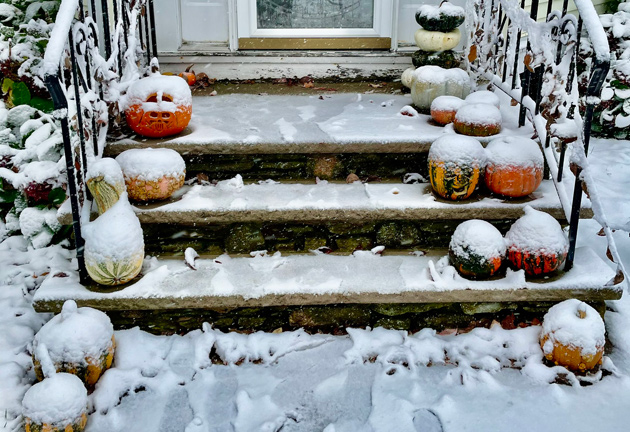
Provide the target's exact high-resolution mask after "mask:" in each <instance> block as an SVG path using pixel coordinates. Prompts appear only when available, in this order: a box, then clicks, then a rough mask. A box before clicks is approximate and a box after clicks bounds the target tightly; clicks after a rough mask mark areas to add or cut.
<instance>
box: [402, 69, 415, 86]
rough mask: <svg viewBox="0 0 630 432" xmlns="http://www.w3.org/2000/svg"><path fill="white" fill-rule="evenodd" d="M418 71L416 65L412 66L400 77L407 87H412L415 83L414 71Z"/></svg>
mask: <svg viewBox="0 0 630 432" xmlns="http://www.w3.org/2000/svg"><path fill="white" fill-rule="evenodd" d="M415 71H416V68H415V67H410V68H408V69H405V71H404V72H403V73H402V76H401V77H400V82H401V83H402V85H404V86H405V87H407V88H411V84H412V83H413V73H414V72H415Z"/></svg>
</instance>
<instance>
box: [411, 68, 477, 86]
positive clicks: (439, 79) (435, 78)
mask: <svg viewBox="0 0 630 432" xmlns="http://www.w3.org/2000/svg"><path fill="white" fill-rule="evenodd" d="M413 76H414V80H415V81H419V82H425V83H434V84H440V83H445V82H455V83H458V84H460V85H462V86H464V85H466V84H469V83H470V76H469V75H468V73H467V72H466V71H465V70H463V69H459V68H453V69H444V68H441V67H439V66H433V65H428V66H420V67H419V68H418V69H416V71H415V72H414V74H413Z"/></svg>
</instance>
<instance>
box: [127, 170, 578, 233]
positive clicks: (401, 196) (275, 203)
mask: <svg viewBox="0 0 630 432" xmlns="http://www.w3.org/2000/svg"><path fill="white" fill-rule="evenodd" d="M526 205H531V206H532V207H534V208H536V209H538V210H542V211H546V212H549V213H550V214H552V215H553V216H554V217H557V218H562V217H563V213H562V210H561V208H560V203H559V201H558V195H557V193H556V191H555V189H554V186H553V183H552V182H551V181H544V182H543V184H542V185H541V186H540V187H539V188H538V190H537V191H536V192H534V193H533V194H532V195H531V197H530V198H528V199H525V200H521V201H505V200H503V199H500V198H489V197H485V198H481V199H477V200H475V199H474V198H473V199H471V200H468V201H465V202H461V203H453V202H447V201H444V200H441V199H437V198H435V196H434V195H433V194H432V193H431V186H430V185H429V184H398V183H396V184H393V183H366V184H362V183H359V182H355V183H352V184H335V183H327V182H320V183H319V184H282V183H276V182H272V181H266V182H262V183H258V184H249V185H244V184H243V183H242V181H240V180H239V179H238V177H237V178H235V179H231V180H225V181H222V182H219V183H218V184H217V185H216V186H199V185H197V186H193V187H190V188H185V189H183V190H182V191H181V192H180V193H179V195H177V196H176V200H173V201H170V202H168V203H165V204H154V205H148V206H137V207H136V209H137V211H138V217H139V218H140V221H141V222H143V223H151V222H169V223H182V224H190V223H193V222H195V223H196V222H199V221H204V222H223V223H230V222H246V221H260V220H261V218H262V219H265V220H273V221H314V220H331V219H337V220H344V221H365V220H388V219H389V220H392V219H418V220H420V219H421V220H427V219H467V218H482V219H504V218H517V217H519V216H521V215H522V212H523V207H525V206H526ZM586 205H588V203H586ZM585 215H586V214H584V215H583V216H585Z"/></svg>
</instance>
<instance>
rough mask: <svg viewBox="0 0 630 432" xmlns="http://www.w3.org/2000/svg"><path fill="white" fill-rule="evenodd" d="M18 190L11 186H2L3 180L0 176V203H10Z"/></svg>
mask: <svg viewBox="0 0 630 432" xmlns="http://www.w3.org/2000/svg"><path fill="white" fill-rule="evenodd" d="M17 194H18V191H17V190H15V189H13V188H6V189H5V186H4V180H3V179H1V178H0V204H5V203H12V202H13V201H15V198H16V196H17Z"/></svg>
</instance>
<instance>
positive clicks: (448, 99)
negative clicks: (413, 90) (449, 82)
mask: <svg viewBox="0 0 630 432" xmlns="http://www.w3.org/2000/svg"><path fill="white" fill-rule="evenodd" d="M463 104H464V100H463V99H461V98H458V97H457V96H447V95H442V96H438V97H436V98H435V99H433V102H431V111H457V110H458V109H459V108H461V106H462V105H463Z"/></svg>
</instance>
